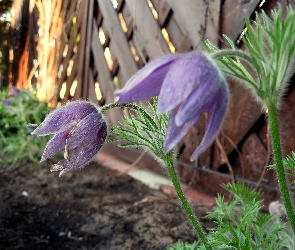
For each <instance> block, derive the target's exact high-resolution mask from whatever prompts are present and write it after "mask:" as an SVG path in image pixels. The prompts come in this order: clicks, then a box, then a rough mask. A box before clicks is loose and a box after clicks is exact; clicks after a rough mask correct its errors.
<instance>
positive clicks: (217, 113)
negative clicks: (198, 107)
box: [191, 85, 228, 161]
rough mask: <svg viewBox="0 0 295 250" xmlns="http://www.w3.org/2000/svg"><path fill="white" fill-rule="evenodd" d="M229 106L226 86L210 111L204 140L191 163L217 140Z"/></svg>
mask: <svg viewBox="0 0 295 250" xmlns="http://www.w3.org/2000/svg"><path fill="white" fill-rule="evenodd" d="M227 105H228V91H227V87H226V85H224V88H222V91H221V92H220V95H219V96H218V98H217V100H216V102H215V104H214V105H213V106H212V107H211V108H210V109H209V110H208V119H207V124H206V131H205V135H204V138H203V140H202V141H201V143H200V145H199V146H198V148H197V149H196V150H195V151H194V152H193V154H192V156H191V161H193V160H195V159H196V158H197V157H198V156H199V155H200V154H201V153H203V152H204V151H205V150H206V149H207V148H208V147H209V146H210V145H211V144H212V143H213V142H214V140H215V138H216V137H217V135H218V133H219V130H220V128H221V126H222V123H223V120H224V117H225V113H226V110H227Z"/></svg>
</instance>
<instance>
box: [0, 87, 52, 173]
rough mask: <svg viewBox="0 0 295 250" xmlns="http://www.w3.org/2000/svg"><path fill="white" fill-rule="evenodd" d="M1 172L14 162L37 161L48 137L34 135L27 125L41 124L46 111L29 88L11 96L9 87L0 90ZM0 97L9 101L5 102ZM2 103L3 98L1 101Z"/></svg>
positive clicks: (45, 104) (45, 106)
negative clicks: (6, 103)
mask: <svg viewBox="0 0 295 250" xmlns="http://www.w3.org/2000/svg"><path fill="white" fill-rule="evenodd" d="M0 99H1V101H0V148H1V152H0V164H1V167H0V172H2V171H5V170H7V169H11V168H12V167H13V166H15V164H16V163H17V162H18V163H22V162H26V161H27V160H31V161H34V162H37V161H39V159H40V157H41V155H42V151H43V149H44V147H45V145H46V141H47V138H44V137H43V138H34V137H33V136H31V132H32V131H31V129H30V128H29V127H28V124H29V123H31V124H40V123H41V121H42V120H43V119H44V117H45V115H46V114H47V113H48V111H49V108H48V105H47V103H44V102H39V101H38V99H37V97H36V95H35V94H34V93H32V92H31V91H29V90H20V92H19V95H18V96H14V95H13V94H12V93H11V92H10V91H9V90H8V89H4V90H2V91H0ZM3 100H6V101H8V102H9V105H7V106H6V105H4V103H3ZM4 102H5V101H4Z"/></svg>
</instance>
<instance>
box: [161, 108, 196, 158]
mask: <svg viewBox="0 0 295 250" xmlns="http://www.w3.org/2000/svg"><path fill="white" fill-rule="evenodd" d="M177 112H178V110H177V109H174V110H172V111H171V114H170V118H169V122H168V128H167V132H166V140H165V142H164V151H165V153H167V152H168V151H170V150H171V149H172V148H173V147H174V146H176V144H177V143H179V142H180V141H181V139H182V138H183V137H184V136H185V135H186V133H187V131H188V130H189V129H190V128H191V127H192V126H193V125H194V124H195V123H196V122H197V120H198V119H199V116H198V117H197V116H195V117H194V119H192V120H191V121H188V122H186V123H184V124H183V125H181V126H177V125H176V124H175V116H176V114H177Z"/></svg>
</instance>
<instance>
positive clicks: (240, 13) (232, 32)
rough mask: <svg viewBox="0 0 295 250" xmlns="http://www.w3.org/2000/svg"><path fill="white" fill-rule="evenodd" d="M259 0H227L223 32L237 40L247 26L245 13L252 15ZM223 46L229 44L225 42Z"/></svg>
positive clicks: (222, 19)
mask: <svg viewBox="0 0 295 250" xmlns="http://www.w3.org/2000/svg"><path fill="white" fill-rule="evenodd" d="M259 2H260V0H252V1H248V0H242V1H236V0H226V1H225V2H224V4H223V6H222V18H221V22H222V29H221V31H222V34H225V35H227V36H228V37H229V38H230V39H231V40H233V41H234V40H236V39H237V38H238V36H239V34H240V32H241V31H242V30H243V28H244V26H245V15H246V16H250V15H251V14H252V13H253V11H254V10H255V8H256V6H257V5H258V4H259ZM222 47H229V45H228V43H227V42H225V43H224V44H222Z"/></svg>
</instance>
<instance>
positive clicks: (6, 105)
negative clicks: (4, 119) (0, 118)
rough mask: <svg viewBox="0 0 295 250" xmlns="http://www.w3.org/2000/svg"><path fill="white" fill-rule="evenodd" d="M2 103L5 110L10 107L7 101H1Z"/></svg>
mask: <svg viewBox="0 0 295 250" xmlns="http://www.w3.org/2000/svg"><path fill="white" fill-rule="evenodd" d="M2 103H3V104H4V106H5V108H6V109H8V108H9V107H10V104H11V103H10V101H9V100H8V99H3V100H2Z"/></svg>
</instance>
